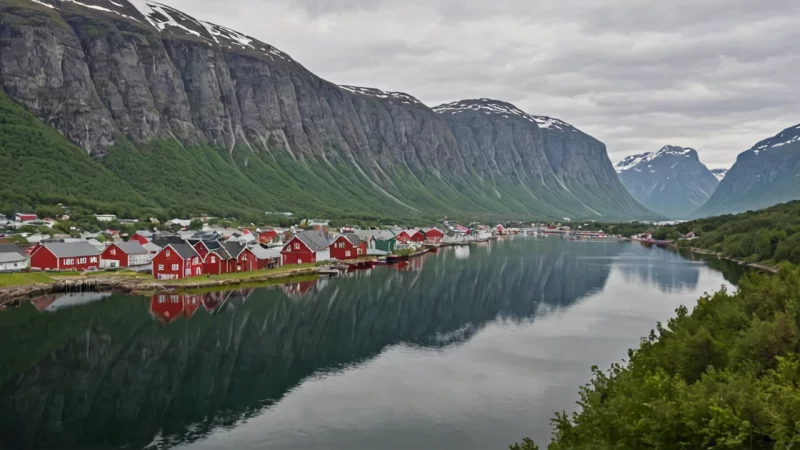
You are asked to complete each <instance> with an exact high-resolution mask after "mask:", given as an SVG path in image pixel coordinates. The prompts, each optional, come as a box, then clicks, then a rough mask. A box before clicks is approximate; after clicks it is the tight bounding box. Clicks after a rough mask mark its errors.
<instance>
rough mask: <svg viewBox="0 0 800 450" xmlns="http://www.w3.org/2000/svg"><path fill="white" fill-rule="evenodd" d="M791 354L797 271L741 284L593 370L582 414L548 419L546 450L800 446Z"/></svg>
mask: <svg viewBox="0 0 800 450" xmlns="http://www.w3.org/2000/svg"><path fill="white" fill-rule="evenodd" d="M798 351H800V276H798V273H797V270H796V268H790V267H789V266H787V267H785V268H784V269H783V270H782V272H781V274H780V275H779V276H764V275H751V276H748V277H745V278H744V279H743V281H742V282H741V284H740V286H739V291H738V292H737V293H736V294H731V293H728V292H724V291H723V292H718V293H716V294H714V295H713V296H706V297H703V298H701V299H700V300H699V302H698V304H697V307H696V309H695V310H694V311H693V312H691V313H690V312H689V310H688V309H686V308H680V309H679V310H678V311H677V317H676V318H674V319H671V320H670V321H669V322H668V323H667V324H666V325H665V326H661V325H659V326H658V331H657V332H656V331H654V332H652V333H651V335H650V336H649V337H648V338H646V339H644V340H643V341H642V343H641V346H640V347H639V349H637V350H635V351H633V350H632V351H631V352H630V354H629V361H628V363H627V364H626V365H624V366H623V365H615V366H613V367H612V368H611V370H610V372H608V373H606V372H603V371H601V370H598V369H595V371H594V378H593V380H592V381H591V383H590V384H589V385H587V386H586V387H585V388H583V389H582V390H581V401H580V402H579V404H580V406H581V411H580V412H578V413H575V414H573V415H568V414H559V415H557V417H556V419H555V420H554V426H555V432H554V440H553V442H552V443H551V444H550V446H549V448H550V449H551V450H606V449H607V450H611V449H615V450H626V449H630V450H639V449H687V450H688V449H786V450H789V449H797V448H800V356H798ZM514 448H516V447H514ZM518 448H522V449H525V450H532V449H534V448H536V446H535V444H533V443H532V442H530V441H528V442H526V443H525V444H524V445H522V446H520V447H518Z"/></svg>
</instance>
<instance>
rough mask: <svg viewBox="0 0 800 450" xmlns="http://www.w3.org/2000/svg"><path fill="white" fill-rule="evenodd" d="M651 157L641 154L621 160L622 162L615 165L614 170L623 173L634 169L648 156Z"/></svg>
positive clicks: (648, 154)
mask: <svg viewBox="0 0 800 450" xmlns="http://www.w3.org/2000/svg"><path fill="white" fill-rule="evenodd" d="M650 155H652V153H642V154H640V155H631V156H628V157H626V158H625V159H623V160H622V161H620V162H618V163H616V164H615V165H614V168H615V169H616V170H617V173H622V172H625V171H626V170H630V169H633V168H634V167H636V166H638V165H639V163H641V162H642V161H644V160H645V158H647V157H648V156H650Z"/></svg>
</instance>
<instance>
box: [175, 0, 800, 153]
mask: <svg viewBox="0 0 800 450" xmlns="http://www.w3.org/2000/svg"><path fill="white" fill-rule="evenodd" d="M168 1H169V3H170V4H172V5H174V6H175V7H177V8H179V9H181V10H183V11H185V12H187V13H189V14H192V15H194V16H195V17H198V18H202V19H205V20H209V21H212V22H216V23H220V24H223V25H226V26H229V27H231V28H235V29H237V30H239V31H242V32H245V33H247V34H250V35H252V36H254V37H257V38H259V39H261V40H263V41H265V42H268V43H270V44H272V45H275V46H276V47H278V48H280V49H281V50H283V51H286V52H287V53H289V54H291V55H292V56H293V57H294V58H295V59H296V60H298V61H299V62H301V63H302V64H303V65H305V66H306V67H308V68H309V69H310V70H312V71H314V72H315V73H317V74H318V75H319V76H321V77H323V78H325V79H328V80H330V81H333V82H335V83H340V84H354V85H362V86H370V87H379V88H382V89H387V90H396V91H403V92H407V93H409V94H412V95H414V96H416V97H418V98H419V99H420V100H422V101H423V102H425V103H427V104H429V105H431V106H433V105H436V104H439V103H444V102H449V101H454V100H460V99H464V98H476V97H491V98H497V99H500V100H504V101H509V102H511V103H514V104H516V105H517V106H518V107H520V108H522V109H524V110H526V111H528V112H530V113H533V114H540V115H548V116H553V117H558V118H561V119H563V120H565V121H568V122H570V123H572V124H573V125H575V126H577V127H578V128H581V129H583V130H584V131H586V132H588V133H590V134H592V135H594V136H595V137H597V138H598V139H601V140H602V141H604V142H605V143H606V144H607V146H608V151H609V155H610V157H611V159H612V160H616V159H621V158H622V157H624V156H626V155H628V154H631V153H638V152H643V151H654V150H657V149H658V148H660V147H662V146H663V145H665V144H675V145H683V146H691V147H695V148H697V149H698V150H699V151H700V156H701V159H703V161H705V162H706V163H707V164H708V165H709V166H713V167H725V166H730V165H731V164H732V163H733V162H734V161H735V159H736V156H737V154H738V153H740V152H741V151H744V150H746V149H748V148H749V147H750V146H751V145H752V144H754V143H755V142H757V141H759V140H761V139H764V138H766V137H769V136H772V135H774V134H777V133H778V132H779V131H781V130H782V129H783V128H786V127H788V126H790V125H794V124H796V123H798V122H800V102H798V101H797V94H798V91H799V90H800V89H798V88H797V82H796V80H797V75H796V74H797V73H798V72H799V71H800V49H798V47H797V46H796V42H798V40H799V39H800V27H797V26H796V23H795V22H796V20H795V18H796V17H798V16H800V2H798V1H796V0H770V1H766V2H754V1H751V0H704V1H702V2H697V1H696V0H674V1H671V2H664V1H660V0H609V1H605V2H592V4H591V5H588V6H587V5H586V3H588V2H585V1H583V0H560V1H558V2H530V1H527V0H493V1H491V2H489V1H484V0H407V1H405V2H397V1H389V0H239V1H237V2H235V3H231V2H219V1H213V0H168Z"/></svg>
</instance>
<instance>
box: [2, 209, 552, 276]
mask: <svg viewBox="0 0 800 450" xmlns="http://www.w3.org/2000/svg"><path fill="white" fill-rule="evenodd" d="M96 220H97V223H98V224H100V225H104V224H109V223H112V222H114V223H123V222H128V223H131V222H132V221H124V220H119V219H117V218H116V216H113V215H97V216H96ZM197 221H199V222H201V225H200V226H197V225H196V222H197ZM207 222H210V221H209V220H208V218H205V217H203V218H199V219H189V220H182V219H174V220H172V221H169V222H168V223H166V224H165V225H167V226H168V227H169V228H171V229H170V230H164V229H160V230H159V229H155V228H152V229H150V230H142V229H139V230H137V231H135V232H134V233H133V234H131V235H127V234H126V233H121V232H120V231H119V230H115V229H110V228H109V229H106V230H103V231H100V232H94V233H90V232H82V233H72V234H58V233H56V232H53V233H52V234H49V233H47V232H38V233H32V234H31V233H14V232H10V233H6V234H4V235H0V273H15V272H28V273H55V274H58V273H95V272H100V271H108V272H113V271H120V270H125V271H130V272H136V273H139V274H146V275H150V276H152V278H153V279H154V280H161V281H177V280H186V279H191V278H197V277H211V276H217V275H226V274H246V273H249V272H256V271H263V270H268V269H277V268H280V267H286V268H291V267H302V266H308V265H312V266H319V265H323V264H325V263H329V264H335V263H342V262H350V263H353V262H357V261H359V260H362V261H363V260H370V261H381V262H384V263H385V262H387V261H388V262H390V263H391V262H397V261H400V260H403V259H407V258H408V257H409V256H410V255H415V254H420V253H423V252H425V251H427V250H430V249H433V248H436V247H438V246H443V245H469V243H474V242H481V241H487V240H489V239H492V238H493V237H496V236H499V235H503V234H520V233H530V230H520V229H518V228H510V229H506V228H505V227H504V226H503V225H497V226H495V227H489V226H486V225H473V226H472V227H470V228H468V227H464V226H461V225H458V224H451V223H450V222H448V221H447V220H444V221H443V222H442V223H441V224H440V225H439V227H437V226H433V227H418V228H401V227H387V228H385V229H359V228H357V227H341V228H338V229H335V230H334V229H332V227H330V226H329V223H328V222H327V221H321V220H320V221H303V222H301V224H299V225H296V226H291V227H287V228H278V227H275V228H273V227H222V226H217V225H212V224H209V223H207ZM55 223H56V221H54V220H52V219H49V218H46V219H40V218H38V217H37V216H36V215H35V214H26V213H19V214H16V215H15V216H14V217H13V218H10V219H8V218H5V217H0V225H3V226H4V228H5V229H6V230H20V229H26V227H27V228H28V229H29V228H30V227H31V226H36V227H38V228H37V229H38V230H42V229H47V228H48V227H49V228H52V227H53V225H54V224H55ZM162 228H163V227H162ZM192 228H194V229H192ZM198 228H199V229H198ZM553 231H554V232H561V231H559V230H555V229H554V230H553ZM23 239H24V242H25V243H24V244H22V245H20V244H18V243H19V242H20V241H21V240H23ZM14 241H16V242H17V243H14Z"/></svg>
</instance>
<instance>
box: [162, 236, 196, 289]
mask: <svg viewBox="0 0 800 450" xmlns="http://www.w3.org/2000/svg"><path fill="white" fill-rule="evenodd" d="M201 275H203V262H202V260H201V259H200V255H198V254H197V251H195V249H194V248H193V247H192V246H191V245H189V244H168V245H167V246H166V247H164V248H162V249H161V251H160V252H158V254H156V256H155V257H154V258H153V278H155V279H157V280H182V279H184V278H190V277H197V276H201Z"/></svg>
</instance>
